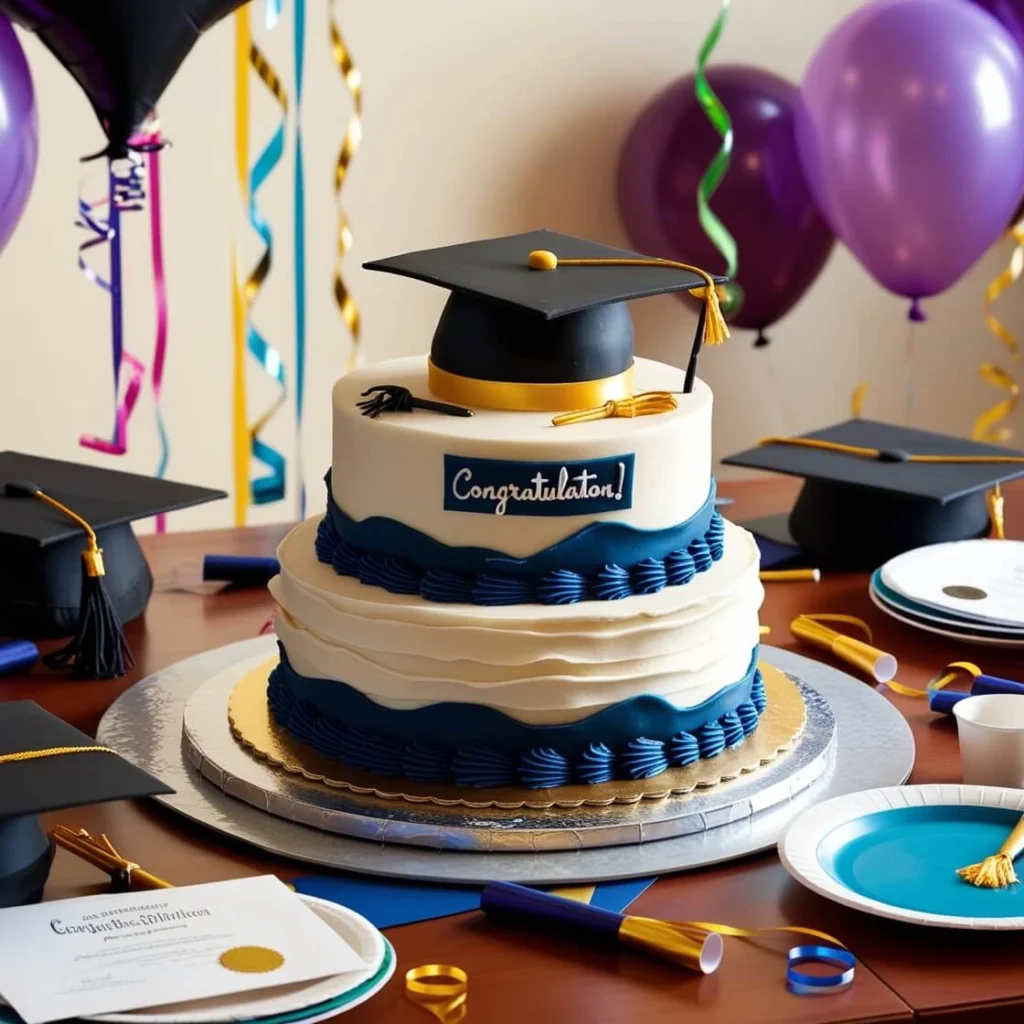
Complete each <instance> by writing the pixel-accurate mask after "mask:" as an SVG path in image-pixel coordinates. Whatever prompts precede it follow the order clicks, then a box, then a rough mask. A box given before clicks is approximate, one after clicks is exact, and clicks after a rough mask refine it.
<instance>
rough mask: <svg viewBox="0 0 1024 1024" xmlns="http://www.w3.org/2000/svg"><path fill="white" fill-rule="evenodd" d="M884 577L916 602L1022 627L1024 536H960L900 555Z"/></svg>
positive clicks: (885, 568) (961, 615)
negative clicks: (1020, 537) (988, 537)
mask: <svg viewBox="0 0 1024 1024" xmlns="http://www.w3.org/2000/svg"><path fill="white" fill-rule="evenodd" d="M882 581H883V582H884V583H885V585H886V586H887V587H891V588H892V589H893V590H895V591H896V592H897V593H898V594H901V595H902V596H903V597H905V598H907V599H908V600H910V601H913V602H914V603H916V604H924V605H929V606H931V607H932V608H937V609H938V610H939V611H943V612H946V613H947V614H952V615H955V616H957V617H958V618H962V619H968V620H970V621H972V622H977V623H979V624H989V625H1002V626H1018V627H1024V541H1017V540H961V541H954V542H952V543H949V544H931V545H929V546H927V547H923V548H915V549H914V550H913V551H907V552H905V553H904V554H902V555H897V556H896V557H895V558H893V559H890V561H888V562H886V564H885V565H883V566H882Z"/></svg>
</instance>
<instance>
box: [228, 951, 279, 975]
mask: <svg viewBox="0 0 1024 1024" xmlns="http://www.w3.org/2000/svg"><path fill="white" fill-rule="evenodd" d="M219 962H220V965H221V967H226V968H227V969H228V970H229V971H237V972H238V973H239V974H269V973H270V972H271V971H276V970H277V969H278V968H279V967H283V966H284V956H283V955H282V954H281V953H278V951H277V950H276V949H268V948H267V947H266V946H234V947H232V948H231V949H226V950H225V951H224V952H223V953H221V955H220V958H219Z"/></svg>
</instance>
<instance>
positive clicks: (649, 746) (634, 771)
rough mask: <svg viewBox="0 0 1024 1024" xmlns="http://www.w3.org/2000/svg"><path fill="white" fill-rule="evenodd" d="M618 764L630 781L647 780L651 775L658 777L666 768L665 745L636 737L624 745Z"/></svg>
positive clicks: (642, 737)
mask: <svg viewBox="0 0 1024 1024" xmlns="http://www.w3.org/2000/svg"><path fill="white" fill-rule="evenodd" d="M619 762H620V764H621V765H622V770H623V771H624V772H625V773H626V774H627V775H628V776H629V777H630V778H631V779H649V778H650V777H651V776H652V775H660V774H661V773H662V772H663V771H665V769H666V768H668V758H667V757H666V756H665V744H664V743H662V742H661V740H650V739H648V738H647V737H646V736H638V737H637V738H636V739H635V740H630V741H629V742H628V743H627V744H626V747H625V749H624V750H623V751H622V753H621V754H620V756H619Z"/></svg>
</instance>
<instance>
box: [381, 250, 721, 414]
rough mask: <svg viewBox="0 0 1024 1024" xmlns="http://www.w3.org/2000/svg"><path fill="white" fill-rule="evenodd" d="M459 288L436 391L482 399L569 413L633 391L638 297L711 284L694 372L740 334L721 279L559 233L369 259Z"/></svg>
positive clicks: (452, 398) (434, 366) (441, 347)
mask: <svg viewBox="0 0 1024 1024" xmlns="http://www.w3.org/2000/svg"><path fill="white" fill-rule="evenodd" d="M364 266H365V267H366V268H367V269H368V270H383V271H385V272H387V273H391V274H399V275H401V276H404V277H413V278H416V279H417V280H420V281H427V282H428V283H430V284H436V285H438V286H439V287H441V288H447V289H449V290H450V291H451V293H452V294H451V296H450V297H449V299H448V302H447V304H446V305H445V308H444V312H443V313H442V314H441V319H440V321H439V322H438V325H437V329H436V331H435V332H434V340H433V343H432V345H431V349H430V378H429V379H430V390H431V391H432V392H433V393H434V394H436V395H437V396H438V397H439V398H443V399H444V400H445V401H447V402H454V403H456V404H458V405H464V406H476V407H478V408H493V409H513V410H523V411H528V410H532V411H546V412H559V411H564V410H568V409H582V408H588V407H591V406H598V405H601V404H602V403H604V402H606V401H608V400H609V399H615V400H619V399H623V398H628V397H630V396H631V395H632V393H633V382H632V373H633V321H632V318H631V317H630V315H629V308H628V306H627V305H626V300H627V299H639V298H644V297H646V296H648V295H660V294H662V293H663V292H675V291H693V290H700V291H701V292H702V294H703V295H704V298H705V305H704V306H703V307H702V312H701V318H700V321H699V323H698V326H697V336H696V339H695V342H694V347H693V352H692V354H691V360H690V364H691V365H690V367H689V369H688V372H687V386H686V388H685V390H687V391H689V390H691V389H692V387H693V377H694V374H695V373H696V368H697V366H696V360H697V353H698V351H699V349H700V346H701V344H702V343H703V342H704V341H705V340H706V341H707V342H708V344H717V343H719V342H720V341H722V340H723V339H724V338H725V337H727V336H728V329H727V328H726V327H725V322H724V320H722V317H721V312H720V310H719V307H718V297H717V292H716V289H715V288H714V287H709V286H711V285H713V284H715V283H721V282H723V281H724V280H725V279H724V278H712V277H711V276H709V275H708V274H706V273H705V272H704V271H702V270H700V269H698V268H696V267H691V266H689V265H688V264H685V263H674V262H672V261H669V260H656V259H651V258H650V257H646V256H640V255H638V254H637V253H633V252H629V251H628V250H625V249H615V248H612V247H611V246H608V245H600V244H598V243H597V242H588V241H586V240H585V239H582V238H575V237H573V236H572V235H563V234H559V233H558V232H555V231H543V230H542V231H531V232H528V233H527V234H522V235H511V236H509V237H506V238H491V239H486V240H484V241H479V242H468V243H466V244H463V245H449V246H446V247H445V248H442V249H426V250H424V251H422V252H412V253H407V254H406V255H404V256H395V257H393V258H392V259H386V260H377V261H375V262H373V263H366V264H364Z"/></svg>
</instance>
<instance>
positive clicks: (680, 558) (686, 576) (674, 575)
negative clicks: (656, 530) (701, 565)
mask: <svg viewBox="0 0 1024 1024" xmlns="http://www.w3.org/2000/svg"><path fill="white" fill-rule="evenodd" d="M665 574H666V576H667V578H668V585H669V586H670V587H681V586H683V585H684V584H686V583H689V582H690V580H692V579H693V577H694V576H696V575H697V566H696V565H695V564H694V561H693V555H691V554H690V552H689V551H687V550H686V549H685V548H680V549H678V550H677V551H670V552H669V553H668V554H667V555H666V556H665Z"/></svg>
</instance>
